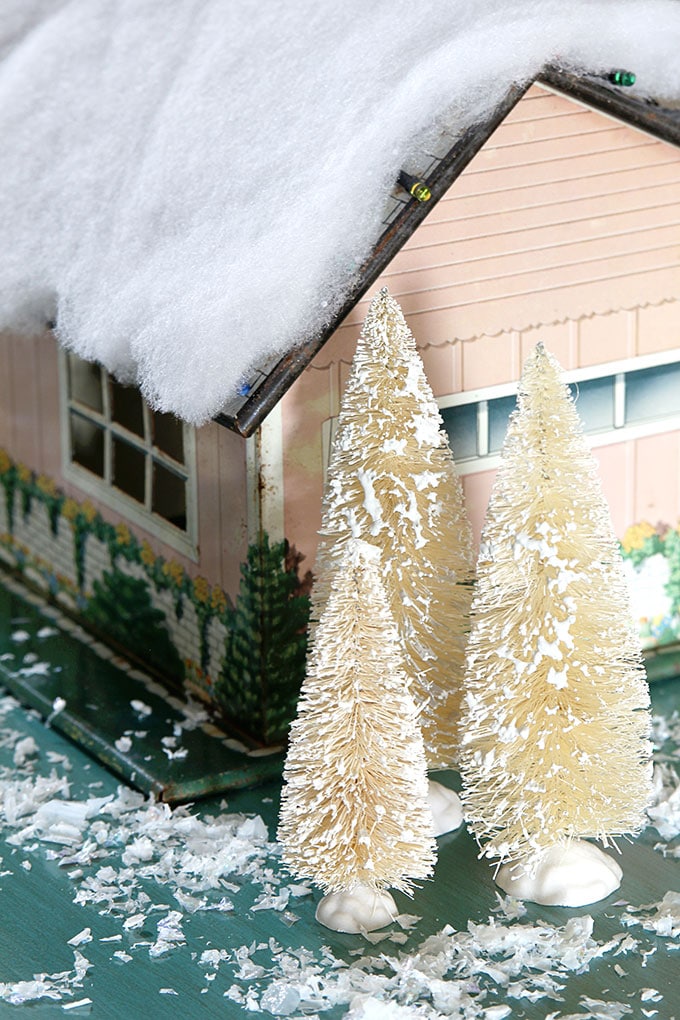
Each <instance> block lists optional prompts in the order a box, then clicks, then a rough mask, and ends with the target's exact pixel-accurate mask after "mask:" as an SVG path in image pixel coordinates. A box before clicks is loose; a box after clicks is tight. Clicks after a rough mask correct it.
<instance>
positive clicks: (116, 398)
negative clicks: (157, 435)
mask: <svg viewBox="0 0 680 1020" xmlns="http://www.w3.org/2000/svg"><path fill="white" fill-rule="evenodd" d="M109 393H110V394H111V419H112V421H115V422H117V423H118V425H122V426H123V428H125V429H128V430H129V431H130V432H134V433H135V434H136V435H138V436H142V437H143V436H144V409H143V407H142V395H141V393H140V392H139V390H137V389H135V388H134V386H122V385H121V383H119V382H116V380H115V379H111V380H110V390H109Z"/></svg>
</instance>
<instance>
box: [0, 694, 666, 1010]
mask: <svg viewBox="0 0 680 1020" xmlns="http://www.w3.org/2000/svg"><path fill="white" fill-rule="evenodd" d="M16 707H17V705H16V702H14V701H13V699H4V700H2V699H0V725H1V724H2V722H3V718H2V710H3V709H4V710H5V711H9V710H10V709H14V708H16ZM2 733H5V734H7V737H6V739H7V740H8V743H7V744H6V746H7V747H8V748H9V750H10V754H11V752H12V750H13V749H14V748H16V746H17V745H18V743H19V741H20V740H21V739H24V738H23V735H22V734H21V733H18V732H17V731H9V730H4V731H0V736H1V734H2ZM47 759H48V756H47V755H45V756H44V758H43V757H39V758H35V757H29V758H27V759H26V761H25V762H24V763H23V765H22V766H21V767H20V768H17V767H14V768H13V769H12V770H11V771H10V770H7V771H6V772H4V773H3V772H0V821H1V822H2V824H3V825H4V827H5V828H9V829H12V830H14V831H13V832H12V833H11V834H10V836H9V841H10V843H11V844H13V845H16V846H21V847H24V848H25V849H33V847H34V846H37V845H38V843H37V842H35V841H39V842H40V843H49V844H50V845H52V846H56V849H55V850H51V851H49V852H50V853H51V854H52V855H53V858H54V859H55V860H56V861H58V862H59V863H60V864H61V865H62V866H64V867H71V866H75V865H77V866H78V867H77V869H76V870H75V871H74V872H73V878H74V893H75V902H76V903H80V904H92V905H94V906H95V907H96V909H97V910H98V911H99V912H100V913H101V914H103V915H108V916H109V917H110V918H111V921H112V922H113V923H114V924H115V925H116V926H118V927H119V930H120V932H121V933H122V935H121V934H114V935H109V936H107V937H106V938H105V939H99V940H98V941H100V942H102V941H115V942H120V941H121V939H125V940H126V942H127V943H128V949H129V951H127V949H124V948H120V949H116V950H114V951H113V952H112V954H111V961H112V963H114V962H115V963H116V964H117V965H123V964H126V963H129V962H131V961H132V960H133V959H134V954H135V953H138V952H144V953H148V954H149V955H150V956H151V957H152V958H155V957H161V958H162V957H163V956H165V955H167V954H170V953H172V952H173V951H176V950H178V949H179V947H181V946H182V945H184V944H185V941H186V939H185V934H184V920H185V918H186V916H187V915H194V914H196V912H198V911H205V910H217V911H229V910H233V909H235V908H236V909H241V910H242V908H241V907H240V904H239V902H238V899H237V898H236V897H235V903H234V902H233V901H232V900H231V899H229V898H227V897H226V896H225V893H230V894H237V893H238V892H239V891H240V888H241V885H243V887H244V892H246V891H247V896H248V900H247V902H248V904H249V908H254V909H256V910H267V909H270V910H275V911H277V913H278V916H280V917H281V918H283V915H284V914H285V913H286V907H287V905H289V904H290V902H291V900H292V899H293V898H297V899H299V898H301V897H304V896H307V895H309V893H310V892H311V890H310V887H309V886H308V885H306V884H304V883H294V882H293V883H290V884H285V882H284V881H283V880H282V877H281V875H280V873H279V872H278V871H277V869H276V863H275V861H274V859H273V858H274V857H275V856H276V854H277V852H278V851H277V849H276V848H275V847H274V846H273V845H272V844H271V843H270V842H269V835H268V830H267V827H266V826H265V824H264V822H263V821H262V819H261V818H260V817H258V816H255V817H246V816H243V815H236V814H231V815H230V814H227V813H223V814H220V815H216V816H214V817H206V818H204V819H201V818H199V817H196V816H195V815H192V814H191V812H190V809H189V808H187V807H180V808H177V809H175V810H172V809H170V808H169V807H168V806H167V805H164V804H156V803H153V802H152V801H149V800H146V799H145V798H144V797H143V796H142V795H141V794H138V793H136V792H134V791H131V790H129V789H126V788H124V787H120V788H119V790H118V793H117V794H116V795H115V796H109V797H100V798H88V799H86V800H83V801H77V800H74V799H70V798H71V789H70V786H69V783H68V780H67V779H66V778H65V777H63V776H59V775H57V774H56V772H55V770H54V769H53V771H52V773H51V774H50V775H49V776H46V777H43V776H38V775H35V774H34V773H35V770H36V769H37V768H38V767H40V765H41V763H43V762H46V761H47ZM53 761H54V764H55V765H59V766H60V767H61V768H65V767H67V765H68V761H67V759H64V757H63V756H56V758H53ZM50 764H51V763H50ZM22 773H23V774H22ZM220 807H221V808H226V804H224V803H223V804H222V805H221V806H220ZM67 836H68V837H69V838H68V839H67V838H66V837H67ZM60 844H61V845H60ZM107 858H109V860H107ZM234 879H235V880H236V881H234ZM253 887H255V894H256V895H255V899H254V902H252V905H251V900H252V892H251V890H252V889H253ZM258 887H259V888H258ZM156 889H160V890H162V895H163V896H164V897H165V900H166V902H165V903H161V902H159V900H158V898H157V894H156V895H154V890H156ZM172 899H174V901H175V904H174V906H172V907H171V906H169V905H168V902H167V901H168V900H170V901H171V902H172ZM498 903H499V907H498V911H497V916H495V917H494V918H490V919H489V921H488V923H486V924H475V923H470V924H469V927H468V930H467V931H465V932H458V931H454V930H453V929H452V928H450V927H446V928H444V929H443V931H442V932H440V933H439V934H438V935H434V936H432V937H430V938H428V939H426V940H425V941H424V942H423V943H422V944H421V945H420V946H418V947H417V948H416V949H413V950H411V951H409V952H403V951H399V950H397V949H396V948H395V947H394V945H393V944H392V943H393V941H394V937H399V938H402V939H403V938H404V937H405V935H404V932H405V931H407V930H409V929H411V928H412V927H413V925H414V924H415V923H416V921H417V920H418V918H417V917H416V915H401V916H400V918H398V919H397V920H398V922H399V927H400V928H401V929H403V930H402V931H396V932H393V933H389V932H388V933H387V938H385V939H381V945H380V951H379V953H378V955H376V956H373V957H371V956H367V955H363V954H364V950H359V952H360V953H361V954H362V955H361V956H358V957H357V958H356V959H354V960H353V961H352V962H351V963H350V964H347V963H346V962H345V961H343V960H340V959H338V958H336V957H335V956H334V955H333V954H332V953H330V952H329V951H328V950H326V949H323V950H321V951H319V952H316V953H315V952H311V951H310V950H307V949H305V948H300V949H296V950H289V949H287V948H283V947H282V946H281V945H279V944H278V943H276V942H275V941H274V940H273V939H272V940H270V941H269V942H268V943H254V944H252V945H251V946H241V947H239V948H237V949H233V948H231V949H225V948H213V949H208V950H205V951H204V952H203V953H201V954H200V956H199V957H198V958H197V960H196V964H197V966H199V967H200V968H201V970H202V973H203V974H204V976H205V978H206V980H207V981H209V980H212V978H213V977H214V976H215V975H216V974H217V972H218V970H219V969H221V967H223V966H224V967H226V968H228V969H229V971H230V978H229V980H230V981H232V984H231V986H230V987H229V988H228V991H227V992H226V993H225V996H226V997H227V998H228V999H230V1000H231V1001H233V1002H235V1003H239V1004H240V1005H242V1006H244V1007H246V1008H247V1009H251V1010H254V1011H260V1012H263V1011H264V1012H265V1013H268V1014H269V1015H273V1016H293V1015H295V1016H301V1015H303V1014H304V1015H309V1014H310V1013H312V1012H315V1011H316V1012H318V1013H319V1014H321V1013H323V1012H325V1011H326V1010H328V1009H330V1008H333V1007H334V1006H345V1007H346V1008H347V1009H348V1010H349V1012H348V1013H347V1014H346V1015H347V1017H348V1020H349V1018H353V1020H383V1018H385V1020H401V1018H404V1020H406V1018H408V1020H416V1018H418V1020H439V1018H441V1017H446V1016H453V1017H456V1018H460V1020H468V1018H470V1020H472V1018H475V1020H478V1018H479V1020H502V1018H503V1017H505V1016H511V1015H512V1012H511V1011H512V1009H514V1008H515V1004H518V1006H517V1008H521V1006H522V1005H523V1004H527V1003H531V1002H535V1001H538V1000H541V999H548V1000H549V999H553V1000H559V998H560V993H561V990H562V988H563V986H564V983H565V981H566V979H567V978H568V975H569V974H570V973H581V972H582V971H584V970H586V969H587V968H588V966H589V965H590V964H591V962H592V961H593V960H596V959H598V958H600V957H602V956H603V955H605V954H610V955H611V956H620V954H622V953H624V952H629V951H638V952H640V951H641V947H640V943H639V942H638V941H637V940H636V939H633V938H632V937H631V936H630V935H624V934H623V933H621V934H620V935H619V936H617V937H615V938H614V939H612V940H611V941H610V942H608V943H605V944H603V943H599V942H598V941H596V940H595V939H594V938H593V923H592V919H591V918H590V917H589V916H584V917H580V918H572V919H571V920H569V921H568V922H567V923H565V924H564V925H563V926H552V925H550V924H547V923H545V922H540V921H539V922H537V923H535V924H527V923H523V922H521V921H520V919H521V918H522V917H523V914H525V912H526V910H525V908H524V906H523V904H522V903H520V902H519V901H517V900H515V899H513V898H512V897H503V896H500V895H499V896H498ZM250 905H251V906H250ZM624 923H625V924H626V925H633V924H636V925H641V926H642V928H644V929H646V930H647V931H649V932H651V933H654V934H657V935H659V934H661V935H671V936H673V937H677V934H678V931H679V930H680V894H678V893H668V894H667V895H666V896H665V897H664V899H663V901H661V903H659V904H653V905H651V906H646V907H641V908H637V909H636V908H629V913H627V914H626V915H624ZM114 931H115V928H114ZM91 938H92V934H91V930H90V929H89V928H84V929H83V930H82V931H81V932H79V933H78V934H77V935H74V936H73V937H72V938H71V939H69V942H70V944H71V946H72V947H74V948H75V947H76V946H83V945H85V944H86V943H87V942H89V941H90V940H91ZM225 941H228V937H227V936H225ZM130 944H132V947H131V948H130ZM124 945H125V943H124ZM387 947H389V950H388V949H387ZM111 948H112V950H113V947H111ZM365 948H366V951H367V952H370V950H369V949H368V948H367V947H365ZM642 952H643V954H644V950H642ZM392 954H395V955H392ZM75 960H76V963H75V967H74V971H73V972H67V973H62V974H51V975H44V974H39V975H37V976H35V977H34V978H33V980H32V981H25V982H15V983H12V984H5V985H0V1000H2V999H4V1000H5V1001H7V1002H12V1003H19V1002H27V1001H30V1000H32V999H38V998H46V997H47V998H51V999H53V1000H63V1001H64V1003H65V1004H69V1005H70V1004H71V998H72V996H73V989H75V988H77V987H79V984H78V982H81V981H82V978H83V977H84V975H85V974H86V973H87V969H88V967H89V966H90V964H89V962H88V961H87V960H86V959H85V957H83V956H82V955H81V954H80V953H79V952H78V951H77V949H76V956H75ZM206 971H207V972H208V973H206ZM643 992H645V993H646V992H649V995H648V997H647V998H645V999H641V1000H640V1002H641V1003H642V1002H644V1003H646V1004H647V1005H649V1006H653V1003H654V1002H655V1001H656V1000H655V999H654V997H653V995H652V993H653V992H654V990H653V989H651V990H644V989H643ZM162 994H174V990H173V989H165V990H162ZM499 1000H500V1001H499ZM597 1002H598V1001H597V1000H588V1002H586V1000H585V999H584V1000H583V1001H582V1004H581V1005H582V1009H583V1010H584V1012H582V1013H579V1014H576V1015H577V1016H578V1018H579V1020H587V1018H588V1017H592V1018H595V1020H601V1018H607V1020H620V1018H623V1017H624V1016H626V1015H629V1013H630V1010H629V1009H628V1011H627V1012H626V1007H625V1006H623V1005H622V1004H621V1003H617V1002H609V1003H601V1004H597ZM508 1004H510V1005H508ZM553 1015H554V1016H555V1018H556V1020H557V1017H558V1016H559V1020H567V1018H565V1017H564V1016H560V1014H553Z"/></svg>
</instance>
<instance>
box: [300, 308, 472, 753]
mask: <svg viewBox="0 0 680 1020" xmlns="http://www.w3.org/2000/svg"><path fill="white" fill-rule="evenodd" d="M319 535H320V541H319V547H318V551H317V558H316V568H315V573H316V578H317V580H316V583H315V586H314V589H313V591H312V617H313V619H318V618H319V616H320V614H321V613H322V612H323V610H324V607H325V606H326V604H327V601H328V597H329V592H330V590H331V588H332V585H333V583H334V575H335V572H336V570H337V569H338V564H339V563H340V562H341V561H342V557H343V555H344V552H345V550H346V547H347V545H348V543H349V542H351V541H352V540H353V539H356V538H360V539H363V540H364V541H368V542H371V543H372V544H374V545H376V546H378V547H379V548H380V549H381V551H382V559H381V572H382V580H383V582H384V585H385V589H386V592H387V598H388V601H389V604H390V609H391V611H392V615H393V617H394V620H395V622H396V625H397V629H398V631H399V634H400V637H401V639H402V642H403V647H404V652H405V669H406V673H407V675H408V676H409V680H410V681H411V684H412V688H411V691H412V694H413V697H414V699H415V702H416V704H417V705H418V708H419V709H420V712H421V716H420V720H421V726H422V729H423V735H424V739H425V753H426V756H427V760H428V765H429V767H430V768H447V767H451V766H452V764H453V763H454V762H455V757H456V745H457V739H458V717H459V706H460V693H461V687H462V677H463V671H464V667H465V641H466V638H467V631H468V626H469V619H468V614H469V605H470V598H471V579H472V572H473V552H472V536H471V531H470V525H469V523H468V519H467V515H466V513H465V509H464V505H463V492H462V488H461V485H460V482H459V480H458V476H457V474H456V469H455V464H454V460H453V455H452V453H451V449H450V447H449V443H448V438H447V435H446V433H445V431H444V429H443V425H442V420H441V416H440V414H439V409H438V407H437V403H436V401H435V399H434V396H433V395H432V390H431V389H430V386H429V384H428V382H427V379H426V377H425V371H424V368H423V363H422V361H421V359H420V355H419V354H418V350H417V348H416V343H415V340H414V338H413V335H412V333H411V332H410V330H409V328H408V326H407V325H406V322H405V320H404V316H403V314H402V311H401V308H400V307H399V305H398V303H397V302H396V301H395V300H394V298H392V297H390V295H389V294H388V292H387V290H386V289H383V290H382V291H381V292H380V293H379V294H378V295H377V297H376V298H375V299H374V300H373V302H372V304H371V307H370V309H369V312H368V315H367V316H366V321H365V323H364V326H363V329H362V332H361V336H360V338H359V342H358V344H357V350H356V354H355V356H354V360H353V362H352V368H351V372H350V376H349V379H348V381H347V386H346V388H345V392H344V394H343V397H342V402H341V407H340V413H339V416H338V423H337V430H336V433H335V438H334V442H333V449H332V452H331V461H330V465H329V468H328V478H327V482H326V490H325V493H324V501H323V514H322V523H321V529H320V532H319Z"/></svg>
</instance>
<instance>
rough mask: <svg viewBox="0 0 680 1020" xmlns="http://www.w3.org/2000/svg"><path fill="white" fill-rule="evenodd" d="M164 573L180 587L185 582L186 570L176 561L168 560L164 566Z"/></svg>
mask: <svg viewBox="0 0 680 1020" xmlns="http://www.w3.org/2000/svg"><path fill="white" fill-rule="evenodd" d="M163 573H164V574H165V576H166V577H169V578H170V580H171V581H174V582H175V584H176V585H177V586H178V587H179V586H180V585H181V584H182V582H183V581H184V568H183V567H182V566H180V564H179V563H178V562H177V561H176V560H168V562H167V563H164V564H163Z"/></svg>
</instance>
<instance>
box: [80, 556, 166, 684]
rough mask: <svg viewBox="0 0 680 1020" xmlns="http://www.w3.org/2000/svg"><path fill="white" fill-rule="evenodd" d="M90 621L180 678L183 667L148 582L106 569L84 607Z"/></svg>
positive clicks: (127, 646)
mask: <svg viewBox="0 0 680 1020" xmlns="http://www.w3.org/2000/svg"><path fill="white" fill-rule="evenodd" d="M83 617H84V619H85V620H86V622H87V623H89V624H90V625H91V626H92V627H94V628H96V629H97V630H98V631H100V632H101V633H102V634H104V635H106V637H107V638H109V640H112V641H115V642H116V643H117V644H119V645H121V646H122V647H123V648H125V649H126V650H127V651H128V652H130V653H131V654H132V655H135V656H136V657H137V658H138V659H141V660H142V661H143V662H144V663H148V664H150V665H152V666H154V667H155V668H156V669H157V670H158V671H159V672H160V673H162V674H164V675H165V676H166V677H168V679H172V680H175V681H179V680H181V678H182V677H183V675H184V667H183V665H182V660H181V659H180V657H179V653H178V652H177V649H176V648H175V646H174V644H173V643H172V641H171V640H170V635H169V633H168V629H167V627H166V626H165V614H164V613H163V612H162V610H160V609H156V608H155V606H154V605H153V603H152V601H151V594H150V592H149V586H148V584H147V583H146V582H145V581H143V580H142V579H141V578H135V577H130V576H129V575H128V574H124V573H123V572H122V571H120V570H116V569H113V570H110V571H109V570H107V571H105V572H104V574H103V575H102V578H101V580H99V581H95V582H94V584H93V594H92V597H91V598H90V600H89V601H88V604H87V607H86V608H85V610H84V611H83Z"/></svg>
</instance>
